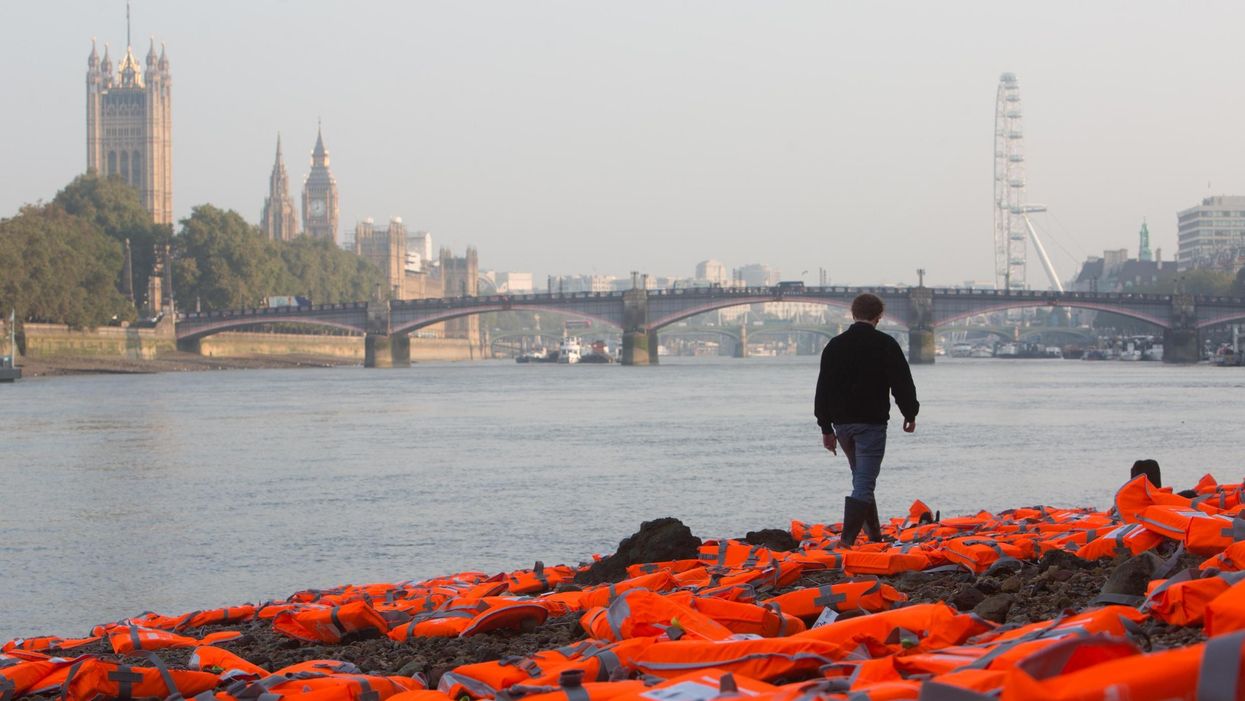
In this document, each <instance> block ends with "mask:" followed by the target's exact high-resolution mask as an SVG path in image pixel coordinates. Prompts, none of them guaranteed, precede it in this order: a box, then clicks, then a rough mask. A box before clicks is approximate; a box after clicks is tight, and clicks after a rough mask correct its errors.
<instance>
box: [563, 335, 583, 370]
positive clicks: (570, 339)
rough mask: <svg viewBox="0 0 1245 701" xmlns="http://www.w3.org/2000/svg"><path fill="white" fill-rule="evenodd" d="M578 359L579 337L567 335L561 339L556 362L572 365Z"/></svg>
mask: <svg viewBox="0 0 1245 701" xmlns="http://www.w3.org/2000/svg"><path fill="white" fill-rule="evenodd" d="M579 359H580V347H579V339H578V338H575V337H574V336H567V337H565V338H563V339H562V347H561V348H559V349H558V363H560V364H562V365H574V364H575V363H578V362H579Z"/></svg>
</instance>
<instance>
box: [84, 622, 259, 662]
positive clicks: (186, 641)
mask: <svg viewBox="0 0 1245 701" xmlns="http://www.w3.org/2000/svg"><path fill="white" fill-rule="evenodd" d="M240 637H242V634H241V633H239V632H237V631H232V630H222V631H217V632H215V633H209V634H208V635H206V636H204V637H203V639H202V640H196V639H195V638H188V637H186V636H184V635H178V634H176V633H170V632H168V631H164V630H158V629H154V628H143V627H140V626H136V625H133V624H130V625H126V626H115V627H113V628H112V629H111V630H110V631H108V642H109V644H110V645H112V650H113V652H115V653H117V654H118V655H124V654H126V653H130V652H134V651H135V650H163V649H164V648H170V647H194V646H196V645H211V644H213V643H219V642H223V641H226V640H236V639H238V638H240Z"/></svg>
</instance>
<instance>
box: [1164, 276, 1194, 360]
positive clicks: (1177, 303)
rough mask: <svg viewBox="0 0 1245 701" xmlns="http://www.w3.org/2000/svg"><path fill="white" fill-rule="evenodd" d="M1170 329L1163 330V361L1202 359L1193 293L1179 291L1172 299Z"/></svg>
mask: <svg viewBox="0 0 1245 701" xmlns="http://www.w3.org/2000/svg"><path fill="white" fill-rule="evenodd" d="M1171 305H1172V306H1171V320H1172V326H1171V328H1170V329H1164V330H1163V362H1165V363H1196V362H1197V361H1199V360H1201V359H1202V353H1201V350H1202V349H1201V344H1200V343H1199V339H1198V332H1197V304H1196V303H1195V302H1194V301H1193V295H1190V294H1187V293H1185V292H1180V291H1177V292H1176V294H1174V295H1172V300H1171Z"/></svg>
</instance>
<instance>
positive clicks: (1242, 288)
mask: <svg viewBox="0 0 1245 701" xmlns="http://www.w3.org/2000/svg"><path fill="white" fill-rule="evenodd" d="M1232 296H1233V297H1245V268H1241V269H1240V270H1238V271H1236V279H1235V280H1233V281H1232Z"/></svg>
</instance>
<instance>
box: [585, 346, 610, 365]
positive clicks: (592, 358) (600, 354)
mask: <svg viewBox="0 0 1245 701" xmlns="http://www.w3.org/2000/svg"><path fill="white" fill-rule="evenodd" d="M579 362H581V363H601V364H609V363H612V362H614V356H612V355H610V351H609V347H608V346H606V345H605V341H593V342H592V346H591V350H589V351H588V352H587V353H584V354H582V355H581V356H580V357H579Z"/></svg>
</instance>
